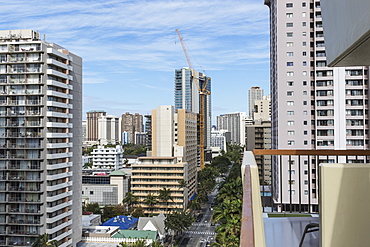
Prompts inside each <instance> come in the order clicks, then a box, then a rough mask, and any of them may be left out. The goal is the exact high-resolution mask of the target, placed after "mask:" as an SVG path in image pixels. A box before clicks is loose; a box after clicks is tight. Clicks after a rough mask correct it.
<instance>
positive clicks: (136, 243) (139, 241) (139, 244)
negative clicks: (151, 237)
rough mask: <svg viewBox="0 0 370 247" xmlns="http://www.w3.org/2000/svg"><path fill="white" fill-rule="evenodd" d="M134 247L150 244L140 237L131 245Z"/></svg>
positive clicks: (143, 246) (144, 246) (145, 246)
mask: <svg viewBox="0 0 370 247" xmlns="http://www.w3.org/2000/svg"><path fill="white" fill-rule="evenodd" d="M131 246H132V247H147V246H148V245H147V244H146V241H145V240H142V239H139V240H137V241H136V242H135V243H133V244H132V245H131Z"/></svg>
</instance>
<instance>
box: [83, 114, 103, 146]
mask: <svg viewBox="0 0 370 247" xmlns="http://www.w3.org/2000/svg"><path fill="white" fill-rule="evenodd" d="M106 114H107V113H106V112H105V111H99V110H98V111H88V112H86V120H87V123H86V141H88V142H96V141H98V139H99V136H98V126H99V125H98V123H99V118H100V117H102V116H106Z"/></svg>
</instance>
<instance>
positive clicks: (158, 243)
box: [150, 240, 163, 247]
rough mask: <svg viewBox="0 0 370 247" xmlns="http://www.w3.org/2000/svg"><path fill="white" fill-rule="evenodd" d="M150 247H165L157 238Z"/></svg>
mask: <svg viewBox="0 0 370 247" xmlns="http://www.w3.org/2000/svg"><path fill="white" fill-rule="evenodd" d="M150 247H163V245H162V244H161V243H160V242H159V241H158V240H157V241H155V242H153V243H152V244H151V245H150Z"/></svg>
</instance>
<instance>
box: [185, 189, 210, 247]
mask: <svg viewBox="0 0 370 247" xmlns="http://www.w3.org/2000/svg"><path fill="white" fill-rule="evenodd" d="M216 187H217V186H216ZM216 195H217V189H214V190H213V191H212V193H211V194H209V195H208V203H207V204H205V205H204V206H203V207H202V209H201V211H200V213H201V214H203V217H202V219H201V220H200V222H194V223H193V225H192V226H191V227H190V228H189V230H188V231H187V232H185V233H184V237H183V240H182V242H181V243H180V245H179V246H180V247H186V246H188V247H205V246H210V245H207V243H212V242H214V238H215V235H216V234H215V229H216V226H212V225H211V217H212V207H211V203H212V202H213V200H214V199H215V196H216Z"/></svg>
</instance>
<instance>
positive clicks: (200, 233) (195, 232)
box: [185, 231, 216, 235]
mask: <svg viewBox="0 0 370 247" xmlns="http://www.w3.org/2000/svg"><path fill="white" fill-rule="evenodd" d="M185 233H187V234H198V235H216V233H215V232H198V231H187V232H185Z"/></svg>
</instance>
